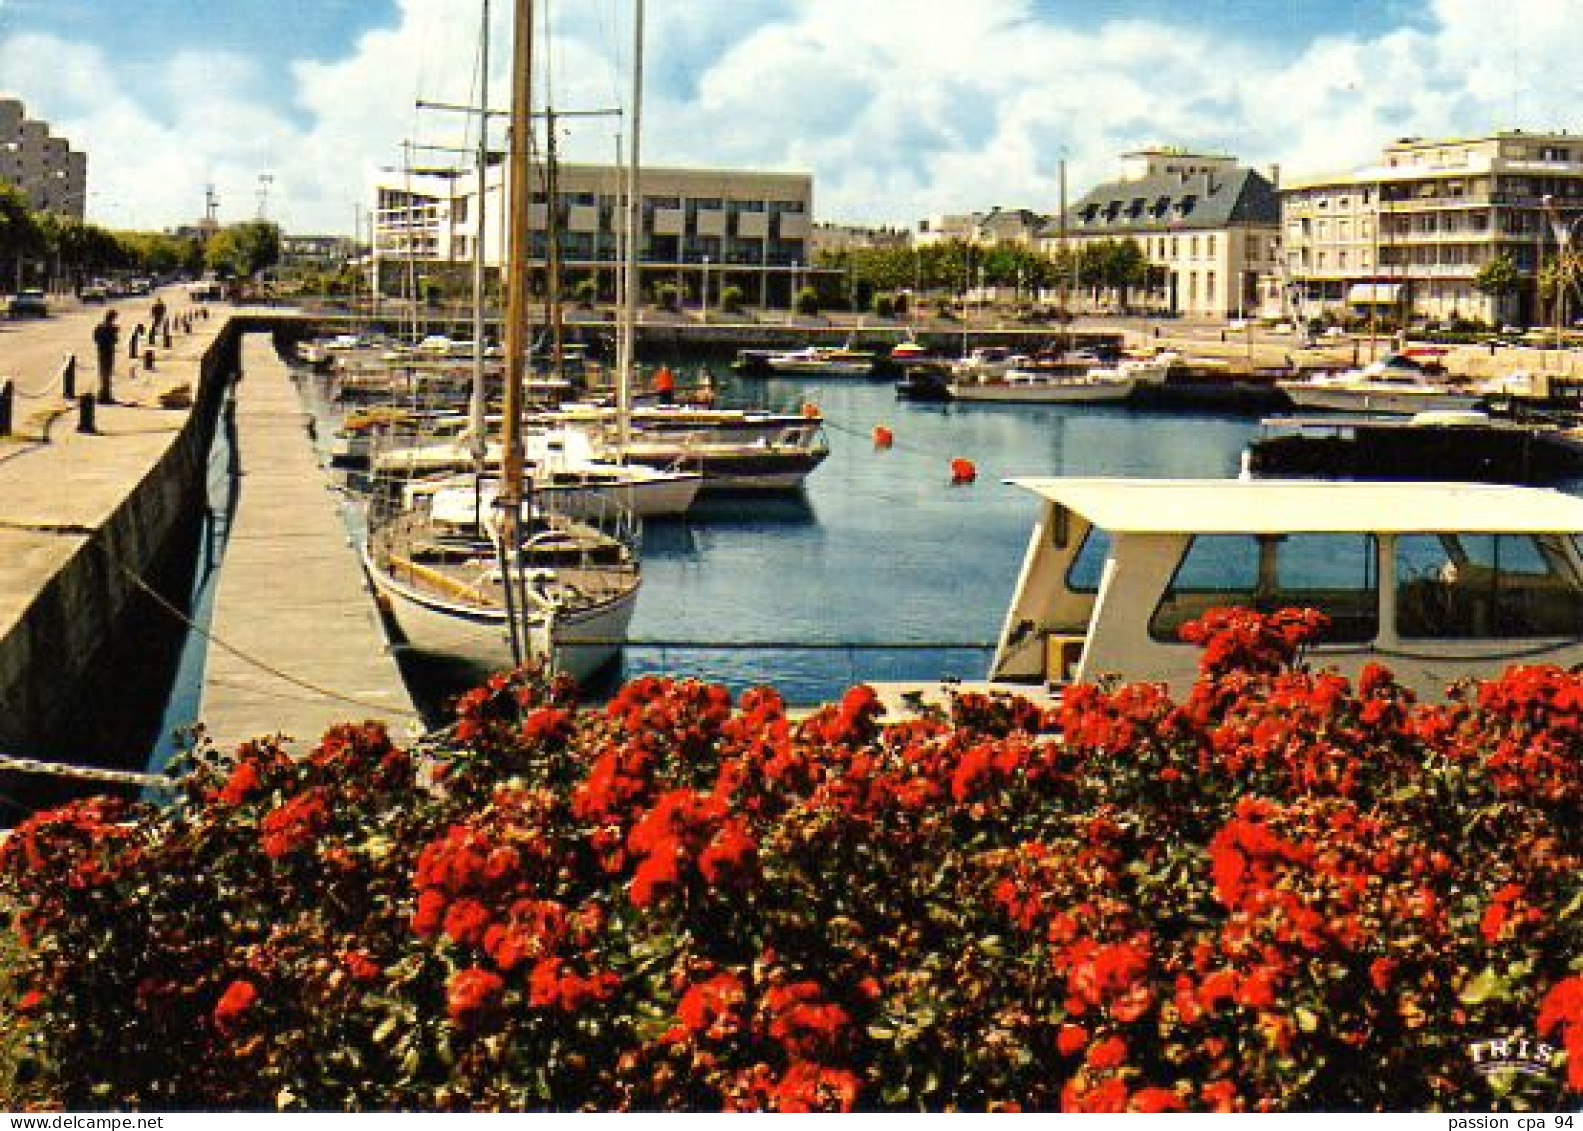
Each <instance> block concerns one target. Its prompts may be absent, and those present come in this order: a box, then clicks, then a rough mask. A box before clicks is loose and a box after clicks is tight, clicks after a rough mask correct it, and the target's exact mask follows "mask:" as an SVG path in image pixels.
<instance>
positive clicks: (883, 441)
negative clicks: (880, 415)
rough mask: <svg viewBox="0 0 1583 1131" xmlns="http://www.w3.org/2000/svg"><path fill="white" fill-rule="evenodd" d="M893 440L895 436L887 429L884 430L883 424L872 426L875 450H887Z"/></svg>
mask: <svg viewBox="0 0 1583 1131" xmlns="http://www.w3.org/2000/svg"><path fill="white" fill-rule="evenodd" d="M895 440H896V436H895V434H894V433H892V432H891V430H890V429H889V428H886V427H885V426H884V425H883V424H876V425H874V446H875V447H876V448H888V447H890V446H891V444H893V443H894V442H895Z"/></svg>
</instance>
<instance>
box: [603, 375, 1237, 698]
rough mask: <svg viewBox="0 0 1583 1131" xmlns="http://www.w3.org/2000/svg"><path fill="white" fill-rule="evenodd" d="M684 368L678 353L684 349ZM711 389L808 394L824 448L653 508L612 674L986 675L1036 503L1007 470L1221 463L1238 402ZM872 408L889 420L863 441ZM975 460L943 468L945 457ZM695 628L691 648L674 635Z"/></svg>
mask: <svg viewBox="0 0 1583 1131" xmlns="http://www.w3.org/2000/svg"><path fill="white" fill-rule="evenodd" d="M680 364H681V366H682V367H683V371H684V372H685V371H688V369H689V368H690V367H689V359H686V358H683V359H680ZM714 371H715V375H716V379H717V380H718V381H719V383H720V385H721V401H722V403H728V404H750V405H756V406H763V407H768V408H796V407H797V406H800V405H803V404H814V405H817V406H818V408H819V409H820V411H821V412H822V413H823V414H824V417H825V420H826V432H827V435H828V439H829V443H830V456H829V458H828V459H827V460H826V461H825V463H824V464H823V465H822V466H821V467H820V468H819V469H818V470H816V471H815V472H814V473H813V474H812V475H811V476H810V477H809V479H808V482H807V486H806V488H805V490H804V491H803V492H802V493H801V494H797V495H787V496H762V495H760V496H752V495H746V496H705V497H704V498H703V499H701V500H700V501H699V503H698V504H696V505H695V507H694V510H693V512H692V513H691V514H689V516H688V518H687V520H686V521H684V522H671V523H650V524H648V525H647V526H646V528H645V530H644V536H643V591H642V594H641V596H640V598H639V602H638V610H637V615H636V617H635V618H634V621H633V624H632V629H631V636H632V638H633V640H634V641H635V642H636V643H634V644H633V645H631V646H629V647H628V648H627V649H626V650H625V655H624V661H623V669H622V673H621V674H622V675H623V676H624V677H630V676H633V675H639V674H645V673H661V674H668V675H687V676H697V677H699V678H703V679H708V680H711V681H715V682H720V683H723V684H725V685H727V686H728V687H731V688H732V689H733V690H741V689H744V688H746V687H750V686H753V685H755V684H770V685H772V686H774V687H776V688H777V689H779V690H780V692H781V694H782V695H784V696H785V697H786V699H787V700H788V701H789V702H792V703H816V702H822V701H825V700H828V699H831V698H832V697H839V696H840V694H841V693H842V692H843V691H844V690H845V689H846V688H847V687H849V686H850V685H851V684H853V683H855V682H861V681H866V680H931V679H938V678H940V677H942V676H955V677H960V678H963V679H979V678H982V677H983V676H984V675H985V673H986V670H987V666H988V663H989V659H990V648H991V647H992V645H993V643H994V640H995V638H996V636H997V635H998V633H999V631H1000V626H1001V620H1002V618H1003V616H1004V614H1005V609H1006V605H1007V602H1008V601H1009V600H1010V597H1011V592H1012V587H1013V586H1014V584H1015V583H1016V579H1017V572H1018V570H1019V568H1020V566H1021V563H1022V557H1023V553H1024V550H1025V549H1026V547H1027V541H1028V535H1029V531H1030V529H1031V527H1032V523H1033V520H1034V517H1035V515H1036V512H1037V500H1036V499H1035V498H1034V496H1033V495H1031V494H1030V493H1028V492H1027V491H1024V490H1022V489H1019V488H1017V487H1013V486H1010V485H1008V484H1007V483H1005V482H1004V481H1005V480H1006V479H1008V478H1013V477H1020V476H1048V475H1102V476H1121V475H1150V476H1180V477H1189V478H1225V477H1229V476H1234V475H1235V474H1236V473H1237V469H1238V465H1239V459H1240V455H1241V451H1242V449H1243V447H1244V446H1245V444H1246V442H1247V440H1248V439H1249V437H1250V436H1251V434H1252V431H1253V428H1254V426H1255V424H1256V422H1255V421H1254V420H1252V419H1249V418H1239V417H1233V416H1214V415H1202V414H1196V415H1182V414H1164V413H1147V412H1138V411H1129V410H1127V409H1122V408H1113V407H1099V406H1089V407H1084V406H1039V405H982V404H980V405H929V404H914V403H907V402H901V401H898V400H897V399H896V395H895V392H894V389H893V387H892V386H891V384H890V383H889V382H886V381H869V380H854V379H851V378H829V379H782V378H771V379H763V378H747V377H738V376H735V375H732V374H729V373H728V372H726V371H723V370H721V369H719V368H718V367H716V368H715V370H714ZM876 426H883V427H884V428H886V429H888V430H889V431H890V432H891V433H892V434H893V436H894V440H893V442H892V445H891V446H890V447H889V448H888V449H879V448H877V447H876V445H875V443H874V439H873V435H874V429H875V428H876ZM954 459H966V460H970V461H972V463H973V464H974V465H975V467H976V469H977V480H976V482H974V483H973V484H971V485H967V486H953V485H952V483H951V461H952V460H954ZM694 642H696V643H701V644H707V645H708V646H706V647H688V646H687V645H688V644H689V643H694Z"/></svg>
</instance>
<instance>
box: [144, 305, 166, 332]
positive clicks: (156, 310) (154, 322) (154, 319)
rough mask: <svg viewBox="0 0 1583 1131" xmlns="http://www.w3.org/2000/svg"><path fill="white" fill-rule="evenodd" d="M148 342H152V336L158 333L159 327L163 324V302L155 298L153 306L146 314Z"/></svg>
mask: <svg viewBox="0 0 1583 1131" xmlns="http://www.w3.org/2000/svg"><path fill="white" fill-rule="evenodd" d="M148 317H149V323H148V340H149V341H151V342H152V341H153V340H154V335H155V334H157V333H159V330H160V327H161V326H163V325H164V324H165V300H164V299H162V298H159V297H158V296H155V298H154V306H153V307H152V309H150V310H149V312H148Z"/></svg>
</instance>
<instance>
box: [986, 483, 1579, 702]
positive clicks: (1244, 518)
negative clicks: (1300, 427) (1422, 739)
mask: <svg viewBox="0 0 1583 1131" xmlns="http://www.w3.org/2000/svg"><path fill="white" fill-rule="evenodd" d="M1013 482H1015V483H1016V485H1017V486H1020V487H1023V488H1025V489H1027V490H1029V491H1031V492H1033V493H1034V494H1036V495H1038V496H1039V497H1040V498H1041V499H1042V500H1043V507H1042V510H1041V513H1040V516H1039V518H1038V520H1037V522H1036V524H1035V527H1034V530H1033V532H1032V535H1031V536H1030V539H1029V544H1028V552H1027V555H1026V556H1025V558H1024V562H1023V567H1022V573H1021V576H1020V577H1019V579H1018V582H1017V587H1016V590H1015V593H1014V594H1013V597H1012V600H1011V603H1010V607H1009V609H1008V612H1007V615H1006V620H1005V624H1004V627H1003V629H1002V632H1001V636H1000V641H999V644H998V646H997V649H996V652H995V657H994V660H993V661H992V664H991V669H990V678H991V680H992V681H993V682H998V683H1004V684H1007V685H1013V686H1014V685H1016V684H1018V683H1032V684H1037V685H1052V684H1053V685H1059V684H1062V683H1065V682H1068V681H1073V680H1080V681H1092V680H1095V679H1098V678H1100V677H1101V676H1105V675H1116V676H1120V677H1121V678H1124V679H1127V680H1134V681H1151V682H1154V681H1158V682H1163V683H1166V684H1168V685H1170V686H1171V688H1172V689H1173V690H1174V691H1176V692H1178V693H1181V692H1183V691H1185V690H1186V689H1187V688H1188V687H1189V686H1191V684H1192V683H1193V682H1194V680H1195V678H1196V675H1197V671H1198V660H1199V654H1198V650H1197V649H1196V648H1195V647H1194V646H1193V645H1190V644H1187V643H1184V642H1183V641H1181V639H1180V637H1179V630H1180V629H1181V627H1182V626H1183V625H1184V624H1187V623H1188V622H1190V621H1193V620H1197V619H1198V618H1200V617H1202V616H1203V615H1204V614H1205V613H1207V612H1208V611H1210V610H1211V609H1215V608H1227V607H1241V608H1251V609H1258V610H1263V611H1270V610H1275V609H1282V608H1310V609H1317V610H1318V611H1319V612H1321V613H1323V614H1325V616H1326V617H1327V618H1328V622H1329V624H1328V628H1326V629H1325V631H1324V634H1323V635H1322V637H1321V638H1320V639H1319V641H1318V642H1317V643H1316V644H1314V645H1312V646H1311V647H1310V649H1309V651H1308V656H1307V659H1308V663H1309V664H1310V665H1311V666H1313V667H1315V668H1330V667H1333V668H1336V669H1338V670H1340V671H1341V672H1342V673H1343V674H1346V675H1349V676H1352V677H1356V676H1357V675H1358V673H1359V672H1360V671H1361V670H1362V668H1363V666H1364V665H1365V664H1369V663H1380V664H1383V665H1384V666H1386V667H1388V668H1390V669H1391V671H1393V672H1394V673H1395V675H1396V677H1397V679H1398V680H1399V681H1400V682H1401V683H1402V684H1403V685H1404V686H1406V687H1408V688H1410V689H1412V690H1414V691H1415V692H1417V693H1418V694H1420V695H1423V696H1425V697H1427V698H1438V697H1442V696H1443V695H1444V694H1445V691H1446V688H1447V687H1448V685H1450V684H1451V683H1453V682H1454V681H1456V680H1458V679H1461V678H1464V677H1493V676H1496V675H1498V674H1500V672H1501V671H1502V670H1504V669H1505V668H1506V667H1507V666H1509V665H1512V664H1517V663H1524V664H1538V663H1548V664H1559V665H1562V666H1570V665H1575V664H1578V663H1583V548H1580V544H1579V541H1578V534H1579V532H1583V499H1580V498H1577V497H1574V496H1571V495H1567V494H1563V493H1561V492H1558V491H1554V490H1549V489H1543V488H1535V487H1513V486H1497V485H1491V484H1478V483H1435V482H1413V483H1373V482H1321V481H1271V480H1128V479H1084V478H1069V479H1060V478H1058V479H1022V480H1015V481H1013Z"/></svg>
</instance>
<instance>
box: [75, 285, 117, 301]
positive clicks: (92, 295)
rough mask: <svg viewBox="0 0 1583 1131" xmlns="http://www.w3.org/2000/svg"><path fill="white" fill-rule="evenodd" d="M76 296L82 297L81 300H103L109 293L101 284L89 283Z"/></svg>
mask: <svg viewBox="0 0 1583 1131" xmlns="http://www.w3.org/2000/svg"><path fill="white" fill-rule="evenodd" d="M77 297H78V298H80V299H82V301H83V302H103V301H104V300H105V299H107V298H109V297H110V295H109V292H108V291H107V290H105V288H104V287H103V286H102V285H101V284H99V283H89V284H88V285H87V286H86V287H84V288H83V289H82V293H81V294H80V295H78V296H77Z"/></svg>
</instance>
